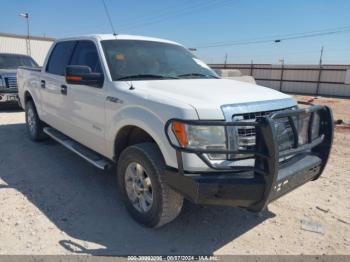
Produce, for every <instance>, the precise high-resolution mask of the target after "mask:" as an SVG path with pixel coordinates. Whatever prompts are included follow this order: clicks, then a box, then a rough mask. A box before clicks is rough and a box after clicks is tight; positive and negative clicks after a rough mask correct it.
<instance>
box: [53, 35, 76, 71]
mask: <svg viewBox="0 0 350 262" xmlns="http://www.w3.org/2000/svg"><path fill="white" fill-rule="evenodd" d="M76 43H77V42H76V41H65V42H59V43H57V44H56V45H55V47H54V49H53V51H52V53H51V55H50V58H49V61H48V63H47V66H46V72H48V73H51V74H55V75H61V76H63V75H64V74H65V68H66V66H67V65H68V63H69V60H70V58H71V55H72V51H73V49H74V47H75V45H76Z"/></svg>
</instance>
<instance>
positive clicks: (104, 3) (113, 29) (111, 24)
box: [102, 0, 117, 35]
mask: <svg viewBox="0 0 350 262" xmlns="http://www.w3.org/2000/svg"><path fill="white" fill-rule="evenodd" d="M102 3H103V6H104V8H105V12H106V15H107V18H108V21H109V24H110V26H111V28H112V31H113V35H117V33H116V31H115V28H114V26H113V23H112V19H111V16H110V15H109V12H108V8H107V5H106V2H105V0H102Z"/></svg>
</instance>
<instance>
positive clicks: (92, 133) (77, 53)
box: [65, 40, 106, 154]
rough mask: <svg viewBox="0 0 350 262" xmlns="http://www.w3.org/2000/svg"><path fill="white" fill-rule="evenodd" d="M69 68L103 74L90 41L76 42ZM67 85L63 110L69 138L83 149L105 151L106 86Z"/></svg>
mask: <svg viewBox="0 0 350 262" xmlns="http://www.w3.org/2000/svg"><path fill="white" fill-rule="evenodd" d="M69 64H70V65H82V66H88V67H90V68H91V71H92V72H95V73H103V70H102V67H101V60H100V57H99V54H98V51H97V48H96V45H95V43H94V42H93V41H91V40H82V41H79V42H78V43H77V45H76V47H75V48H74V52H73V54H72V58H71V61H70V63H69ZM66 85H67V96H66V97H65V99H66V101H67V104H66V106H67V107H66V109H67V111H68V112H69V113H67V114H66V118H67V119H68V120H69V122H70V125H71V129H70V134H69V135H70V136H71V137H72V138H74V139H75V140H77V141H79V142H80V143H82V144H84V145H85V146H87V147H90V148H93V149H94V150H95V151H97V152H99V153H101V154H103V153H104V152H105V149H106V147H105V101H106V99H105V98H106V95H105V93H106V90H105V88H106V84H105V85H104V86H103V87H100V88H99V87H93V86H87V85H75V84H74V85H73V84H66Z"/></svg>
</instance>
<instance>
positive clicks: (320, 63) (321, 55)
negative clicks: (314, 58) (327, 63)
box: [319, 46, 323, 66]
mask: <svg viewBox="0 0 350 262" xmlns="http://www.w3.org/2000/svg"><path fill="white" fill-rule="evenodd" d="M322 58H323V46H322V47H321V54H320V62H319V65H320V66H321V65H322Z"/></svg>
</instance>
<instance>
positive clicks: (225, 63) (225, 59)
mask: <svg viewBox="0 0 350 262" xmlns="http://www.w3.org/2000/svg"><path fill="white" fill-rule="evenodd" d="M224 65H225V67H224V68H226V65H227V53H226V54H225V63H224Z"/></svg>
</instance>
